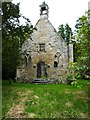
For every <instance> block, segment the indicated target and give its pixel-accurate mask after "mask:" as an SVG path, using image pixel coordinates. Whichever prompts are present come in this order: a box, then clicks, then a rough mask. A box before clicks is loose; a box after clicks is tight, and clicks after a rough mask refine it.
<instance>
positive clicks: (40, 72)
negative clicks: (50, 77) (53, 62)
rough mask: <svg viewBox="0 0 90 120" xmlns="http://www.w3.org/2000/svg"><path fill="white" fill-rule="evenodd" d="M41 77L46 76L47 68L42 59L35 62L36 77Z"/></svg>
mask: <svg viewBox="0 0 90 120" xmlns="http://www.w3.org/2000/svg"><path fill="white" fill-rule="evenodd" d="M41 77H47V69H46V66H45V62H43V61H40V62H38V63H37V78H41Z"/></svg>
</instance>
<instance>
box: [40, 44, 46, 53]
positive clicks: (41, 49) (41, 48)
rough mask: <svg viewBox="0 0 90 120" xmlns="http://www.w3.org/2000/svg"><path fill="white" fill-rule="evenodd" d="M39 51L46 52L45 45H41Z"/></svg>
mask: <svg viewBox="0 0 90 120" xmlns="http://www.w3.org/2000/svg"><path fill="white" fill-rule="evenodd" d="M39 51H42V52H45V43H41V44H39Z"/></svg>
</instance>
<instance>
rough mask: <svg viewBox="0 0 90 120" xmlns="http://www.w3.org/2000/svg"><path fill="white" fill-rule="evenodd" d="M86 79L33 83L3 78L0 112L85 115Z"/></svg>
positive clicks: (26, 115) (21, 115)
mask: <svg viewBox="0 0 90 120" xmlns="http://www.w3.org/2000/svg"><path fill="white" fill-rule="evenodd" d="M89 87H90V81H89V80H88V81H87V80H80V81H77V85H76V86H71V85H66V84H46V85H35V84H29V83H12V84H9V82H8V81H5V80H4V81H3V85H2V89H3V90H2V115H3V117H5V118H12V117H14V118H88V117H89V104H88V100H89V95H88V94H89V90H88V88H89Z"/></svg>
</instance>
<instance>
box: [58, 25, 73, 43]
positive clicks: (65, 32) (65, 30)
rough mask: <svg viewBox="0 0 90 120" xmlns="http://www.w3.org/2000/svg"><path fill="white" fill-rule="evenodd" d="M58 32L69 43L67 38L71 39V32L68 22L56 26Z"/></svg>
mask: <svg viewBox="0 0 90 120" xmlns="http://www.w3.org/2000/svg"><path fill="white" fill-rule="evenodd" d="M58 34H59V35H60V36H61V37H62V38H63V39H64V40H65V41H66V42H67V44H69V40H70V39H71V37H72V35H73V32H72V29H71V28H70V26H69V25H68V24H66V25H63V24H61V25H60V26H59V28H58Z"/></svg>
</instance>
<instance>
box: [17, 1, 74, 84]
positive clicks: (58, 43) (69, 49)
mask: <svg viewBox="0 0 90 120" xmlns="http://www.w3.org/2000/svg"><path fill="white" fill-rule="evenodd" d="M48 14H49V7H48V5H47V4H46V3H45V2H43V3H42V5H40V19H39V20H38V22H37V23H36V26H35V27H36V29H37V30H36V31H34V32H33V33H32V34H31V35H30V38H28V39H27V40H26V41H25V42H24V44H23V45H22V50H21V54H22V56H21V57H22V62H21V64H20V66H18V68H17V74H16V78H17V81H18V82H32V80H34V79H37V78H41V79H48V80H57V79H59V78H63V82H65V79H66V77H65V76H66V74H67V72H68V67H69V62H70V61H71V62H72V61H73V45H72V44H69V45H67V43H66V42H65V40H63V39H62V38H61V37H60V36H59V35H58V33H57V31H56V30H55V28H54V27H53V26H52V24H51V23H50V21H49V20H48Z"/></svg>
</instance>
